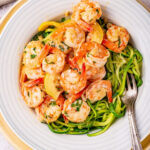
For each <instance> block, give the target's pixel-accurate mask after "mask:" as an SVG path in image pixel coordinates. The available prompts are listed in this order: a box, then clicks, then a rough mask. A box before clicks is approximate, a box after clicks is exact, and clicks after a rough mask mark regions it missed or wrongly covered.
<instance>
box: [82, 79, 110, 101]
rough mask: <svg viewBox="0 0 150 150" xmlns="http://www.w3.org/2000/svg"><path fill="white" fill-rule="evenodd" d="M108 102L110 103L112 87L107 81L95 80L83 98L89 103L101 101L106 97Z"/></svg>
mask: <svg viewBox="0 0 150 150" xmlns="http://www.w3.org/2000/svg"><path fill="white" fill-rule="evenodd" d="M106 93H107V97H108V101H109V102H112V87H111V82H110V81H109V80H96V81H95V82H93V83H91V84H90V85H89V86H88V88H87V89H86V92H85V98H86V99H89V100H90V101H91V103H94V102H96V101H98V100H101V99H103V98H104V97H105V96H106Z"/></svg>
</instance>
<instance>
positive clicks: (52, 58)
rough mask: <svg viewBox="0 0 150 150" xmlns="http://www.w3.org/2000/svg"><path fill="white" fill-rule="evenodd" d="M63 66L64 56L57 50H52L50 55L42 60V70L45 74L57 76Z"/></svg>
mask: <svg viewBox="0 0 150 150" xmlns="http://www.w3.org/2000/svg"><path fill="white" fill-rule="evenodd" d="M64 65H65V54H64V53H63V52H61V51H60V50H58V49H57V48H52V52H51V54H49V55H48V56H47V57H45V58H44V59H43V62H42V69H43V70H44V71H45V72H48V73H52V74H58V73H60V72H61V71H62V70H63V68H64Z"/></svg>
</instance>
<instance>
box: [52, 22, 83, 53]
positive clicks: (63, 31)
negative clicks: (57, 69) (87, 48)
mask: <svg viewBox="0 0 150 150" xmlns="http://www.w3.org/2000/svg"><path fill="white" fill-rule="evenodd" d="M84 41H85V32H84V31H83V30H82V29H81V28H80V27H79V26H78V25H77V24H75V23H72V22H69V23H67V24H64V25H62V26H61V27H60V28H58V29H57V30H56V31H55V32H54V33H53V34H52V35H51V41H50V45H52V46H55V47H57V48H58V49H60V50H61V51H63V52H64V53H65V54H67V53H69V52H70V51H71V50H72V48H75V49H76V48H78V47H79V46H80V45H81V44H82V43H83V42H84Z"/></svg>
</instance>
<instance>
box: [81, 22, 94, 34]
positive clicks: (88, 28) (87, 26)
mask: <svg viewBox="0 0 150 150" xmlns="http://www.w3.org/2000/svg"><path fill="white" fill-rule="evenodd" d="M79 25H80V26H81V28H82V29H83V30H85V31H87V32H91V31H92V30H93V28H92V27H91V26H90V25H89V24H88V23H86V22H85V21H83V20H82V21H80V23H79Z"/></svg>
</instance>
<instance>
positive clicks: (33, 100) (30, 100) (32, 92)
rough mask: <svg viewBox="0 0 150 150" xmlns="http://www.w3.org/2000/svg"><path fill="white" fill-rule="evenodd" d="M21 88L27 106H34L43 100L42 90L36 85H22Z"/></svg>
mask: <svg viewBox="0 0 150 150" xmlns="http://www.w3.org/2000/svg"><path fill="white" fill-rule="evenodd" d="M21 90H22V95H23V98H24V101H25V102H26V104H27V105H28V106H29V107H32V108H35V107H37V106H38V105H40V104H41V103H42V102H43V100H44V99H43V97H44V92H43V91H42V90H41V89H40V87H38V86H33V87H31V88H28V87H25V86H22V87H21Z"/></svg>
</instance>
